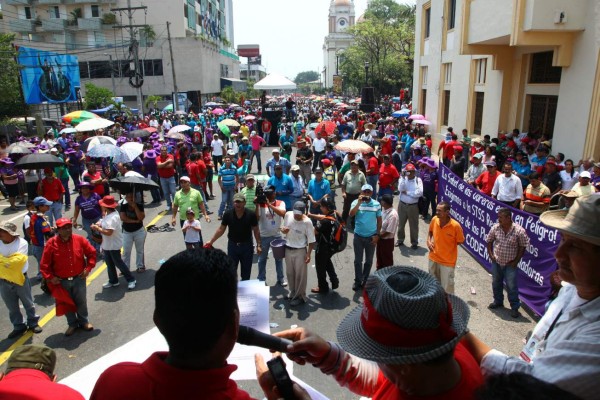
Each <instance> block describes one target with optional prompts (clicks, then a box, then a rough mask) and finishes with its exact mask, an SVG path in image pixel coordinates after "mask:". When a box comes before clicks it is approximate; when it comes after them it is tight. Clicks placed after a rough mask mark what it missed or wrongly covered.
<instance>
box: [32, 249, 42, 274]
mask: <svg viewBox="0 0 600 400" xmlns="http://www.w3.org/2000/svg"><path fill="white" fill-rule="evenodd" d="M29 247H31V255H33V256H34V257H35V259H36V260H37V262H38V274H39V273H40V264H41V263H42V254H43V253H44V246H36V245H35V244H32V245H31V246H29Z"/></svg>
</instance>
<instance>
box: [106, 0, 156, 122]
mask: <svg viewBox="0 0 600 400" xmlns="http://www.w3.org/2000/svg"><path fill="white" fill-rule="evenodd" d="M147 8H148V7H146V6H138V7H132V6H131V0H127V7H123V8H111V9H110V10H111V11H126V12H127V18H128V19H129V25H115V26H113V28H118V29H127V30H128V31H129V38H130V39H129V40H130V44H129V54H130V56H132V57H133V61H132V63H133V68H132V67H131V64H130V70H131V73H130V77H129V85H130V86H131V87H133V88H135V91H136V96H137V104H138V110H139V112H140V114H143V113H144V104H143V102H142V91H141V87H142V85H143V84H144V75H143V72H142V70H141V69H140V59H139V53H138V50H139V43H138V41H137V30H136V29H135V28H145V27H146V25H134V24H133V13H134V12H135V11H136V10H146V9H147Z"/></svg>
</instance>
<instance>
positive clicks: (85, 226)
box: [81, 216, 100, 256]
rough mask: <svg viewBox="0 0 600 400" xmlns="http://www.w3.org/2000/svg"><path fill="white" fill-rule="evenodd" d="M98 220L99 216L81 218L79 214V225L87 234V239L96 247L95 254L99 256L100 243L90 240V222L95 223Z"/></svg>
mask: <svg viewBox="0 0 600 400" xmlns="http://www.w3.org/2000/svg"><path fill="white" fill-rule="evenodd" d="M98 221H100V217H98V218H95V219H87V218H83V216H81V226H82V227H83V230H84V231H85V233H86V234H87V239H88V241H89V242H90V243H91V244H92V246H94V248H95V249H96V255H98V256H100V243H96V242H94V241H93V240H92V228H91V226H92V224H95V223H96V222H98Z"/></svg>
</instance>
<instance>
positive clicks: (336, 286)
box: [331, 281, 340, 290]
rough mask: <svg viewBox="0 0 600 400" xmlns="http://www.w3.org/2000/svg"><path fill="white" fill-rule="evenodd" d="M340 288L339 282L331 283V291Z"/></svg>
mask: <svg viewBox="0 0 600 400" xmlns="http://www.w3.org/2000/svg"><path fill="white" fill-rule="evenodd" d="M339 287H340V281H335V282H331V288H332V289H333V290H335V289H337V288H339Z"/></svg>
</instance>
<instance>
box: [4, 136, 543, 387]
mask: <svg viewBox="0 0 600 400" xmlns="http://www.w3.org/2000/svg"><path fill="white" fill-rule="evenodd" d="M270 154H271V149H270V148H267V149H264V150H263V152H262V159H263V160H265V161H266V160H267V159H268V158H270ZM263 166H264V165H263ZM253 171H256V166H255V165H254V166H253ZM263 179H266V176H265V178H263ZM263 179H261V178H259V181H261V180H263ZM216 188H217V189H216V190H217V192H218V186H216ZM217 192H215V195H217V199H215V200H212V201H210V202H209V205H210V208H211V210H213V211H216V209H217V207H218V204H219V203H218V201H219V199H220V196H219V194H218V193H217ZM338 193H339V190H338ZM146 197H147V198H148V197H149V196H146ZM337 199H338V205H339V204H340V203H339V200H341V196H337ZM395 201H396V204H397V201H398V199H397V197H396V199H395ZM7 205H8V202H7V201H5V200H3V201H2V202H1V203H0V207H1V209H0V215H1V216H0V218H1V219H4V220H6V219H13V222H14V223H15V224H17V226H18V227H19V232H21V225H22V214H24V212H23V211H19V212H17V213H13V212H9V210H8V207H7ZM164 211H165V205H164V203H163V204H161V205H160V206H158V207H154V206H150V207H148V208H146V219H145V224H146V225H148V224H150V223H155V224H156V225H164V224H165V223H167V222H170V215H169V216H165V212H164ZM67 215H68V216H71V215H72V212H69V213H67ZM211 217H213V218H212V222H211V223H206V222H205V221H203V220H202V235H203V238H204V241H207V240H208V239H210V238H211V237H212V234H213V233H214V231H215V229H216V228H217V226H218V225H219V221H217V218H216V214H213V215H211ZM176 228H177V229H176V231H175V232H158V233H149V234H148V237H147V240H146V251H145V256H146V267H147V271H146V272H145V273H143V274H136V273H135V272H134V275H135V276H136V279H137V287H136V288H135V290H133V291H131V292H128V291H127V287H126V285H124V284H123V283H124V280H121V283H122V284H121V285H120V286H119V287H115V288H111V289H102V284H103V283H104V282H106V281H107V273H106V271H105V265H104V263H102V262H101V263H98V264H97V266H96V268H95V269H94V270H93V271H92V274H91V275H90V278H89V282H88V283H89V286H88V307H89V315H90V322H91V323H92V324H93V325H94V328H95V329H94V331H92V332H84V331H82V330H78V331H77V332H76V333H75V334H74V335H73V336H71V337H65V336H64V331H65V330H66V328H67V324H66V319H65V317H55V316H54V300H53V299H52V298H51V297H50V296H48V295H45V294H44V293H42V291H41V290H40V287H39V283H38V282H37V281H36V283H35V285H34V287H33V292H34V300H35V303H36V310H37V313H38V314H39V315H40V316H41V317H42V319H41V320H40V325H43V328H44V331H43V332H42V333H41V334H39V335H34V336H32V335H31V333H27V334H26V335H25V336H24V337H22V338H21V339H18V340H17V341H16V343H18V344H19V345H21V344H29V343H34V344H35V343H39V344H45V345H47V346H49V347H51V348H53V349H55V350H56V351H57V353H58V367H57V374H58V376H59V380H60V379H62V378H65V377H67V376H68V375H70V374H72V373H74V372H76V371H78V370H79V369H81V368H82V367H84V366H86V365H88V364H89V363H91V362H93V361H94V360H96V359H98V358H99V357H101V356H103V355H105V354H106V353H108V352H110V351H112V350H114V349H115V348H118V347H120V346H122V345H124V344H125V343H127V342H129V341H130V340H132V339H134V338H136V337H137V336H139V335H141V334H143V333H145V332H147V331H148V330H150V329H152V328H153V327H154V324H153V322H152V312H153V308H154V291H153V283H154V275H155V272H156V271H157V270H158V268H159V267H160V265H161V262H162V261H164V260H165V259H167V258H168V257H169V256H171V255H173V254H175V253H176V252H178V251H181V250H183V249H184V243H183V239H182V235H181V231H180V230H179V226H178V225H177V227H176ZM406 229H407V230H408V227H406ZM74 233H79V234H81V233H83V231H77V230H75V231H74ZM426 233H427V224H425V223H424V222H423V221H422V220H421V221H420V227H419V236H420V247H419V249H417V250H411V249H410V248H407V247H403V248H401V249H398V248H396V249H395V253H394V261H395V263H396V265H408V266H414V267H418V268H421V269H426V268H427V250H426V246H425V237H426ZM226 244H227V238H226V237H222V238H221V239H219V240H218V241H217V243H216V244H215V247H217V248H220V249H226ZM351 244H352V235H349V239H348V247H347V248H346V250H344V251H343V252H342V253H339V254H336V255H335V256H334V257H333V264H334V266H335V268H336V271H337V273H338V275H339V277H340V287H339V289H337V290H336V291H330V292H329V294H326V295H317V294H309V301H308V303H306V304H304V305H301V306H298V307H289V305H288V303H287V302H286V301H285V300H284V296H285V294H286V293H287V290H286V288H282V287H278V286H272V287H271V288H270V304H269V307H270V322H271V323H272V324H275V325H274V326H276V327H275V328H272V332H277V331H280V330H283V329H287V328H290V327H292V326H296V325H297V326H301V327H309V328H310V329H311V330H313V331H316V332H317V333H319V334H320V335H321V336H323V337H324V338H326V339H328V340H332V341H335V340H336V328H337V326H338V324H339V322H340V321H341V320H342V319H343V318H344V316H345V315H346V314H347V313H348V312H349V311H350V310H351V309H353V308H354V307H355V306H357V305H358V304H360V302H361V295H360V293H359V292H354V291H353V290H352V288H351V286H352V282H353V277H354V269H353V268H354V267H353V261H354V256H353V250H352V245H351ZM313 263H314V253H313V259H312V261H311V264H310V265H308V269H309V274H308V290H310V288H312V287H314V286H316V273H315V268H314V265H312V264H313ZM36 272H37V263H36V261H35V259H34V258H33V257H30V265H29V276H30V277H32V276H35V273H36ZM256 274H257V265H256V257H255V263H254V265H253V270H252V277H253V278H255V277H256ZM275 282H276V279H275V271H274V262H273V258H272V257H270V258H269V262H268V264H267V284H269V285H274V284H275ZM456 291H457V295H458V296H460V297H461V298H463V299H464V300H465V301H466V302H467V303H468V304H469V306H470V310H471V320H470V324H469V325H470V329H471V331H472V332H474V333H475V334H476V335H478V336H479V337H480V338H481V339H483V340H484V341H485V342H487V343H488V344H489V345H491V346H492V347H495V348H497V349H499V350H501V351H503V352H506V353H507V354H509V355H518V354H519V352H520V350H521V347H522V346H523V338H524V337H525V335H526V334H527V332H528V331H529V330H531V329H532V328H533V327H534V326H535V321H534V319H533V318H532V316H531V315H529V314H528V313H527V311H525V310H522V311H521V314H522V316H521V317H520V318H518V319H513V318H511V317H510V315H509V313H510V310H508V309H500V310H493V311H492V310H488V308H487V305H488V304H489V303H490V302H491V301H492V296H491V276H490V275H489V274H488V273H487V271H486V270H485V269H484V268H483V267H482V266H480V265H479V264H478V263H476V262H475V261H474V260H473V259H472V258H471V257H470V256H469V255H468V254H467V253H466V252H465V251H463V250H462V249H461V250H460V251H459V259H458V267H457V270H456ZM206 306H207V307H210V305H209V304H207V305H206ZM399 311H401V310H399ZM183 317H186V318H189V317H190V316H182V318H183ZM191 317H192V318H203V315H202V310H201V309H199V310H198V315H195V316H191ZM205 323H206V324H207V326H208V325H210V324H211V321H205ZM11 330H12V326H11V325H10V322H9V319H8V315H7V311H6V307H5V306H4V304H2V305H0V337H2V338H5V337H6V335H7V334H8V333H9V332H10V331H11ZM14 344H15V341H14V340H8V339H2V340H0V364H3V363H4V362H5V361H6V359H7V357H8V355H9V353H8V352H7V350H8V349H12V348H14ZM11 346H13V347H11ZM0 369H2V370H3V369H4V367H0ZM294 374H295V375H297V376H298V377H299V378H301V379H302V380H304V381H305V382H307V383H309V384H310V385H312V386H313V387H314V388H316V389H317V390H319V391H321V392H322V393H324V394H325V395H326V396H328V397H329V398H332V399H345V398H348V399H351V398H358V396H356V395H353V394H351V393H350V392H348V391H346V390H345V389H343V390H340V389H339V387H338V385H337V384H336V383H335V381H334V380H333V379H332V378H326V379H323V378H322V377H321V375H322V374H321V372H320V371H319V370H318V369H315V368H313V367H310V366H303V367H302V366H298V365H296V366H295V367H294ZM240 385H241V387H242V388H244V389H245V390H248V391H249V392H250V393H251V394H252V395H253V396H254V397H259V398H262V397H261V396H262V392H261V391H260V389H259V388H258V385H257V384H256V382H255V381H242V382H240Z"/></svg>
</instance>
